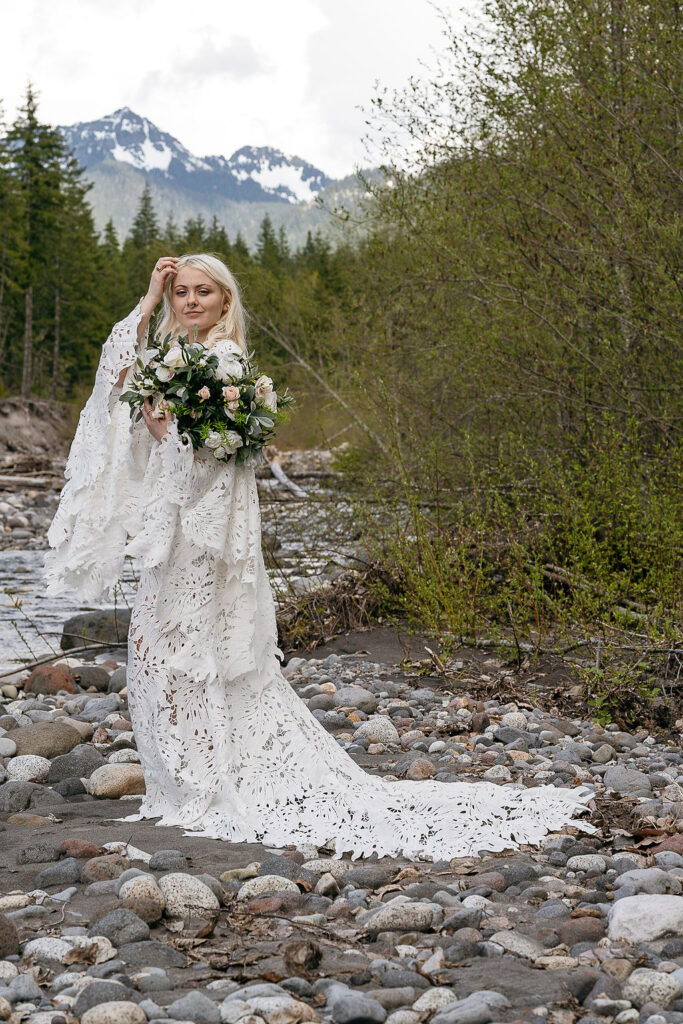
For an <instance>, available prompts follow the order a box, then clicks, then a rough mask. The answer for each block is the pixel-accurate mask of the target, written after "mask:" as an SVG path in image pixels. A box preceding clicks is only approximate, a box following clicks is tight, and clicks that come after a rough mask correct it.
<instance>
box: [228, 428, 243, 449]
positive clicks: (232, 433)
mask: <svg viewBox="0 0 683 1024" xmlns="http://www.w3.org/2000/svg"><path fill="white" fill-rule="evenodd" d="M223 444H225V445H226V446H227V447H228V449H229V451H233V452H234V451H236V450H237V449H238V448H241V447H242V445H243V444H244V441H243V440H242V438H241V437H240V435H239V434H238V433H237V431H236V430H226V432H225V435H224V439H223Z"/></svg>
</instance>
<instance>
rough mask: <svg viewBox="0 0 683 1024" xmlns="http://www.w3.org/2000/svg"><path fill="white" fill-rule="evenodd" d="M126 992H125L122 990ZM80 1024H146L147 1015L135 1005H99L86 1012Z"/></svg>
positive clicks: (118, 1003) (117, 1003)
mask: <svg viewBox="0 0 683 1024" xmlns="http://www.w3.org/2000/svg"><path fill="white" fill-rule="evenodd" d="M124 991H127V990H124ZM81 1024H147V1015H146V1014H145V1011H144V1010H142V1009H141V1008H140V1007H139V1006H137V1004H136V1003H131V1002H126V1001H123V1000H122V1001H121V1002H115V1003H100V1004H99V1006H93V1007H92V1009H90V1010H86V1011H85V1013H84V1014H83V1016H82V1017H81Z"/></svg>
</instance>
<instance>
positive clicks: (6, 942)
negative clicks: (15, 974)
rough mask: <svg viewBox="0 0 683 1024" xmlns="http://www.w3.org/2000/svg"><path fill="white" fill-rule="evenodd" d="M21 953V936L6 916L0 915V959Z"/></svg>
mask: <svg viewBox="0 0 683 1024" xmlns="http://www.w3.org/2000/svg"><path fill="white" fill-rule="evenodd" d="M18 952H19V934H18V932H17V929H16V928H15V926H14V923H13V922H12V921H10V919H9V918H8V917H5V915H4V914H0V957H5V956H14V954H15V953H18Z"/></svg>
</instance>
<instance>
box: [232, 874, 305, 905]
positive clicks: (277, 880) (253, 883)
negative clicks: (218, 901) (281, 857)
mask: <svg viewBox="0 0 683 1024" xmlns="http://www.w3.org/2000/svg"><path fill="white" fill-rule="evenodd" d="M283 891H284V892H296V893H298V892H299V886H298V885H297V884H296V882H293V881H292V880H291V878H285V877H284V876H283V875H258V876H257V877H256V878H249V879H247V881H246V882H245V883H244V885H242V886H240V888H239V890H238V893H237V899H238V900H250V899H252V898H253V897H256V896H268V895H269V894H270V893H273V892H283Z"/></svg>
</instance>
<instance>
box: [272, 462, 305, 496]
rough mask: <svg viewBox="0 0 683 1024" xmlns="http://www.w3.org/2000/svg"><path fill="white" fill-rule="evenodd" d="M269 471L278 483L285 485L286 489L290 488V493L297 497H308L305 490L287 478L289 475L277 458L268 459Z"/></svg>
mask: <svg viewBox="0 0 683 1024" xmlns="http://www.w3.org/2000/svg"><path fill="white" fill-rule="evenodd" d="M270 471H271V473H272V474H273V476H274V477H275V479H276V480H277V481H278V482H279V483H281V484H282V485H283V486H284V487H286V488H287V489H288V490H290V491H291V492H292V494H294V495H295V496H296V497H297V498H306V497H308V495H307V494H306V491H304V490H303V488H301V487H299V485H298V484H295V483H294V481H293V480H290V479H289V477H288V476H287V474H286V473H285V471H284V469H283V468H282V466H281V465H280V460H279V459H271V460H270Z"/></svg>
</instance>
